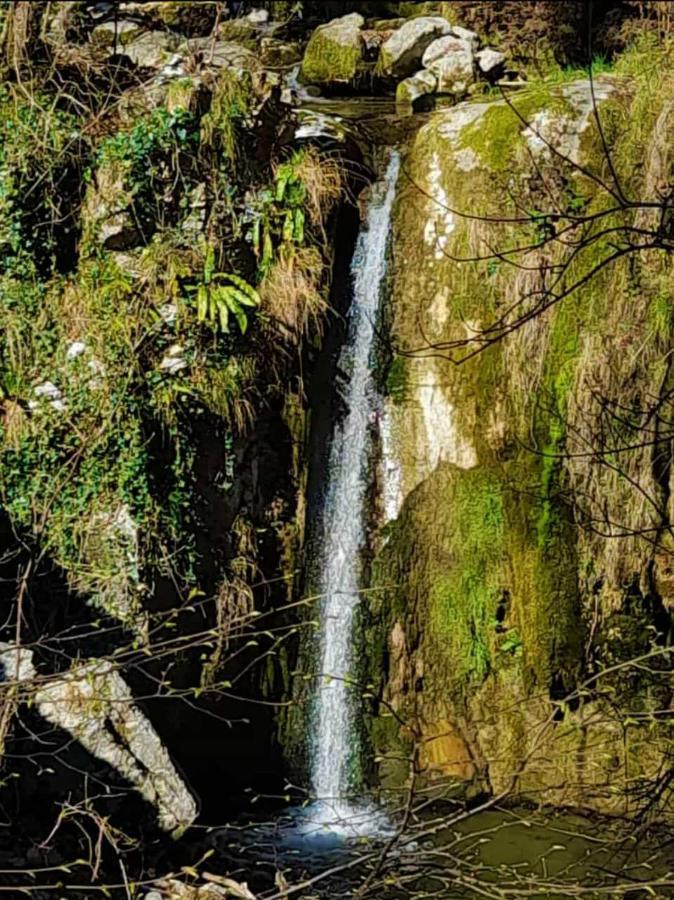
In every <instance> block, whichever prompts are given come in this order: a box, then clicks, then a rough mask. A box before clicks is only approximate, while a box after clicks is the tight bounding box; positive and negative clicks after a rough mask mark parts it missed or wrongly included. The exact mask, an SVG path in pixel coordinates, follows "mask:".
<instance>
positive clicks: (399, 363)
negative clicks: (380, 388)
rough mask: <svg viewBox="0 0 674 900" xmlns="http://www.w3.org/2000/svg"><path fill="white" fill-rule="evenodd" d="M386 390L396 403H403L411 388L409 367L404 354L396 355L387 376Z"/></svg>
mask: <svg viewBox="0 0 674 900" xmlns="http://www.w3.org/2000/svg"><path fill="white" fill-rule="evenodd" d="M386 390H387V393H388V395H389V397H391V399H392V400H393V402H394V403H402V402H404V400H405V398H406V397H407V393H408V390H409V367H408V364H407V360H406V358H405V357H404V356H396V357H394V359H393V361H392V362H391V366H390V368H389V370H388V375H387V377H386Z"/></svg>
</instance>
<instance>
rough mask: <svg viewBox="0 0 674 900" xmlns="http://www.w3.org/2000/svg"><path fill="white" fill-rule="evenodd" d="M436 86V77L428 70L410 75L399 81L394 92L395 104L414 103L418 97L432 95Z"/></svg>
mask: <svg viewBox="0 0 674 900" xmlns="http://www.w3.org/2000/svg"><path fill="white" fill-rule="evenodd" d="M437 86H438V79H437V76H436V75H435V74H434V73H433V72H431V71H429V70H428V69H422V71H421V72H417V73H416V75H410V77H409V78H405V80H404V81H401V82H400V84H399V85H398V88H397V90H396V102H397V103H401V104H403V105H407V104H410V103H414V101H415V100H418V99H419V98H420V97H424V96H426V95H427V94H432V93H433V92H434V91H435V90H436V88H437Z"/></svg>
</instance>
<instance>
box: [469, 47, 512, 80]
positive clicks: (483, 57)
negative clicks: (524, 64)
mask: <svg viewBox="0 0 674 900" xmlns="http://www.w3.org/2000/svg"><path fill="white" fill-rule="evenodd" d="M475 60H476V61H477V65H478V68H479V70H480V72H482V74H483V75H487V76H488V77H491V78H497V77H498V76H499V75H500V74H501V72H502V71H503V67H504V66H505V61H506V57H505V53H501V51H500V50H494V49H492V48H491V47H485V49H484V50H480V52H479V53H476V54H475Z"/></svg>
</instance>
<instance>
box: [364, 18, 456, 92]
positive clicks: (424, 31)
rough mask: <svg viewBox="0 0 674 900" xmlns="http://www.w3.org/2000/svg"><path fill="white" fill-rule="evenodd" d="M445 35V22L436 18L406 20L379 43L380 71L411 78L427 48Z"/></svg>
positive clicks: (448, 30) (448, 26) (447, 24)
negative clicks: (383, 41) (382, 42)
mask: <svg viewBox="0 0 674 900" xmlns="http://www.w3.org/2000/svg"><path fill="white" fill-rule="evenodd" d="M449 32H450V25H449V23H448V22H447V20H446V19H442V18H440V16H420V17H419V18H417V19H409V20H408V21H407V22H405V24H404V25H403V26H402V28H399V29H398V31H396V32H395V33H394V34H392V35H391V37H390V38H389V39H388V40H387V41H386V42H385V43H384V44H383V46H382V48H381V55H380V58H379V59H380V66H381V68H382V71H383V72H384V73H386V74H387V75H393V76H395V77H397V78H405V77H406V76H408V75H411V74H412V73H413V72H414V71H415V70H416V69H418V68H419V66H420V64H421V59H422V57H423V55H424V53H425V51H426V49H427V48H428V46H429V45H430V44H432V43H433V41H434V40H436V39H437V38H439V37H442V35H445V34H449Z"/></svg>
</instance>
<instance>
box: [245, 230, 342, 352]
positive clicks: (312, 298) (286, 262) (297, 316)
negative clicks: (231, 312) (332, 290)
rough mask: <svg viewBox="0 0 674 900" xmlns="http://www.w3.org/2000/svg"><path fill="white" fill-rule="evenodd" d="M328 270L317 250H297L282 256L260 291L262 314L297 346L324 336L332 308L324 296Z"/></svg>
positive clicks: (302, 248) (304, 248) (306, 248)
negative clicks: (314, 336)
mask: <svg viewBox="0 0 674 900" xmlns="http://www.w3.org/2000/svg"><path fill="white" fill-rule="evenodd" d="M324 268H325V264H324V262H323V257H322V256H321V254H320V252H319V250H317V249H316V248H315V247H301V248H294V249H293V250H291V251H290V252H287V253H283V254H281V255H280V256H279V258H278V259H277V260H276V262H275V263H274V265H273V266H272V268H271V269H270V271H269V274H268V275H267V276H266V278H265V279H264V281H263V282H262V285H261V287H260V298H261V301H262V304H261V308H262V311H263V312H264V313H266V314H267V316H268V317H269V318H270V320H271V321H272V322H273V323H274V324H275V325H276V326H278V327H279V328H280V329H281V330H282V331H284V332H286V334H288V335H290V336H292V337H293V338H294V339H295V340H296V341H297V342H299V341H300V340H301V339H302V337H303V336H307V335H309V334H320V333H321V332H322V327H323V323H324V321H325V316H326V314H327V311H328V308H329V307H328V304H327V302H326V301H325V299H324V297H323V295H322V293H321V282H322V280H323V272H324Z"/></svg>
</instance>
